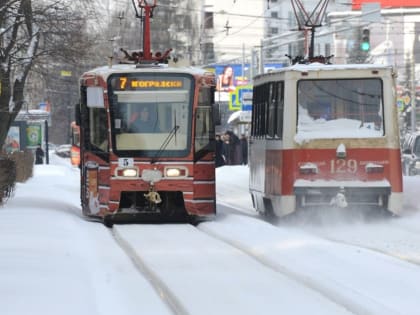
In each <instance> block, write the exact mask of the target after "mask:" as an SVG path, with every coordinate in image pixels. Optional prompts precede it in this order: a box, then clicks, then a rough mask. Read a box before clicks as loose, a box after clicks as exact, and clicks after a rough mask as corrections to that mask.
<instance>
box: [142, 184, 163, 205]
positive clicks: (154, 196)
mask: <svg viewBox="0 0 420 315" xmlns="http://www.w3.org/2000/svg"><path fill="white" fill-rule="evenodd" d="M144 197H145V198H146V200H147V201H149V203H151V204H155V205H157V204H158V203H161V202H162V198H161V197H160V195H159V193H158V192H157V191H155V186H154V185H150V189H149V192H148V193H147V194H144Z"/></svg>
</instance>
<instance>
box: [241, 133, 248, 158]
mask: <svg viewBox="0 0 420 315" xmlns="http://www.w3.org/2000/svg"><path fill="white" fill-rule="evenodd" d="M240 142H241V154H242V164H243V165H247V164H248V139H247V138H246V136H245V135H244V134H242V136H241V140H240Z"/></svg>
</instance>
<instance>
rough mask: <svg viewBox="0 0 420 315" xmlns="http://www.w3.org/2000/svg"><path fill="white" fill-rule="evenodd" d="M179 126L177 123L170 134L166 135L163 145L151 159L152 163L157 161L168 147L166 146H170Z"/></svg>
mask: <svg viewBox="0 0 420 315" xmlns="http://www.w3.org/2000/svg"><path fill="white" fill-rule="evenodd" d="M178 129H179V126H178V125H175V126H174V127H173V128H172V130H171V131H170V132H169V134H168V136H167V137H166V139H165V140H164V141H163V142H162V145H161V146H160V148H159V150H158V151H157V153H156V155H155V156H154V157H153V158H152V160H151V161H150V163H152V164H153V163H156V162H157V161H158V160H159V158H160V156H161V155H162V152H163V150H165V149H166V147H167V146H168V144H169V143H170V142H171V140H172V138H173V137H174V136H175V135H176V132H177V131H178Z"/></svg>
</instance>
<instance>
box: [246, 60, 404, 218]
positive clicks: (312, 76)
mask: <svg viewBox="0 0 420 315" xmlns="http://www.w3.org/2000/svg"><path fill="white" fill-rule="evenodd" d="M395 77H396V73H395V71H394V69H393V68H392V67H391V66H381V65H367V64H366V65H331V64H323V63H309V64H295V65H292V66H290V67H287V68H284V69H280V70H278V71H274V72H272V73H265V74H261V75H259V76H257V77H256V78H255V79H254V87H253V109H252V131H251V137H250V144H249V164H250V192H251V196H252V201H253V205H254V207H255V209H256V210H257V211H258V212H260V213H263V214H274V215H276V216H279V217H280V216H284V215H287V214H290V213H292V212H295V211H296V210H300V209H310V208H319V207H322V208H329V207H334V208H343V209H344V208H346V209H351V208H352V207H357V208H369V209H371V208H374V209H384V210H386V211H388V212H391V213H393V214H398V213H400V212H401V208H402V196H403V193H402V192H403V190H402V189H403V187H402V172H401V158H400V142H399V128H398V116H397V107H396V94H395ZM348 211H350V210H348Z"/></svg>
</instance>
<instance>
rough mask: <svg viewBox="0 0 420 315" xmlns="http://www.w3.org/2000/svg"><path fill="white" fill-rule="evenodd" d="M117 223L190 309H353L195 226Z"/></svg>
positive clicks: (245, 312) (207, 314) (245, 314)
mask: <svg viewBox="0 0 420 315" xmlns="http://www.w3.org/2000/svg"><path fill="white" fill-rule="evenodd" d="M233 226H236V223H234V224H233ZM114 229H115V230H116V233H117V234H118V237H120V238H121V239H122V240H123V241H124V243H125V244H126V246H129V247H130V248H131V251H132V252H135V253H136V254H137V256H138V259H139V260H141V261H142V264H144V265H146V266H147V268H148V270H149V271H150V272H151V273H152V274H153V275H154V277H156V278H159V279H160V282H162V283H164V284H165V287H166V288H167V289H168V291H169V292H171V293H172V295H173V297H174V299H175V300H176V302H177V303H176V304H177V305H183V308H184V309H185V311H186V313H187V314H203V315H212V314H241V315H255V314H266V315H268V314H273V315H274V314H279V310H281V312H282V313H284V314H309V313H310V314H319V315H324V314H336V315H338V314H351V313H350V312H348V311H346V310H345V309H344V307H342V306H340V305H339V304H335V303H334V301H331V300H329V299H327V298H325V297H324V296H322V295H321V294H320V293H319V292H317V291H314V290H311V289H310V288H307V287H305V286H304V285H302V284H301V283H299V282H298V281H294V280H293V279H291V278H289V277H286V276H284V275H283V274H282V273H279V272H277V271H275V270H272V269H271V268H267V267H266V266H265V265H263V264H261V263H259V262H258V261H256V260H255V259H253V258H252V257H249V255H246V254H244V253H243V252H242V251H239V250H237V249H235V248H234V247H232V246H229V245H227V244H226V243H225V242H221V241H219V240H215V239H214V238H212V237H209V236H208V235H206V234H204V233H199V231H197V230H196V229H195V228H194V227H193V226H188V225H166V226H165V227H162V226H161V225H160V226H159V225H145V226H138V225H130V226H114ZM242 232H246V231H245V230H242ZM302 299H304V303H302ZM378 314H379V313H378ZM381 314H387V313H383V312H382V313H381Z"/></svg>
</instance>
